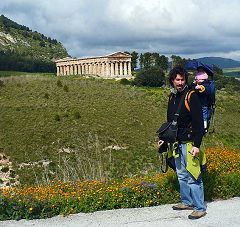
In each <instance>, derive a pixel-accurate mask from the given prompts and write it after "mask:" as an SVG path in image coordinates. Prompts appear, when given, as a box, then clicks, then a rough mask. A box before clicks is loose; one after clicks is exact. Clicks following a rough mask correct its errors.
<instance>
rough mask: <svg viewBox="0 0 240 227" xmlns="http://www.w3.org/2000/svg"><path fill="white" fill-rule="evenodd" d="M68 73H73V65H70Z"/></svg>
mask: <svg viewBox="0 0 240 227" xmlns="http://www.w3.org/2000/svg"><path fill="white" fill-rule="evenodd" d="M70 75H73V65H70Z"/></svg>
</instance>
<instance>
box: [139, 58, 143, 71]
mask: <svg viewBox="0 0 240 227" xmlns="http://www.w3.org/2000/svg"><path fill="white" fill-rule="evenodd" d="M139 65H140V68H141V69H142V68H143V54H140V58H139Z"/></svg>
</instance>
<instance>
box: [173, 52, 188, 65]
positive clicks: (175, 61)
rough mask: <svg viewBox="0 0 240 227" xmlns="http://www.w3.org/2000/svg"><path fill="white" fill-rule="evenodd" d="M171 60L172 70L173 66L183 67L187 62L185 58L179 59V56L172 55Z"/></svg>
mask: <svg viewBox="0 0 240 227" xmlns="http://www.w3.org/2000/svg"><path fill="white" fill-rule="evenodd" d="M171 59H172V68H173V67H175V66H182V67H183V66H184V65H185V64H186V62H187V60H186V59H185V58H181V57H180V56H177V55H172V56H171Z"/></svg>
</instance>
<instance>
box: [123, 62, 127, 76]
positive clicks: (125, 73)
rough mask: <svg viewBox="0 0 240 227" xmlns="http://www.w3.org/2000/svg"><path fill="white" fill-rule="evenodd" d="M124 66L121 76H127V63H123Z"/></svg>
mask: <svg viewBox="0 0 240 227" xmlns="http://www.w3.org/2000/svg"><path fill="white" fill-rule="evenodd" d="M123 64H124V65H123V68H124V70H123V75H125V76H126V75H128V71H127V62H124V63H123Z"/></svg>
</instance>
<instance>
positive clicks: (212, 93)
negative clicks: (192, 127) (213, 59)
mask: <svg viewBox="0 0 240 227" xmlns="http://www.w3.org/2000/svg"><path fill="white" fill-rule="evenodd" d="M185 68H186V69H193V70H200V69H202V70H203V71H205V72H206V73H207V74H208V76H209V79H208V80H206V81H205V82H204V84H205V87H206V88H207V89H208V92H207V95H205V97H204V96H203V95H202V94H201V93H200V92H197V94H198V95H199V99H200V101H201V103H204V105H203V104H202V107H203V118H204V130H205V131H204V133H207V132H209V133H213V132H214V131H215V119H214V114H215V109H216V85H215V81H214V76H213V70H212V66H209V65H206V64H202V63H201V62H198V61H189V62H187V64H186V65H185ZM204 84H203V86H204ZM191 94H192V93H191V92H190V93H189V94H188V95H187V97H186V101H185V106H186V108H187V109H188V110H189V111H190V107H189V104H188V103H189V100H190V97H191ZM201 99H205V100H204V101H203V100H201ZM210 125H211V126H212V129H211V130H210Z"/></svg>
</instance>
